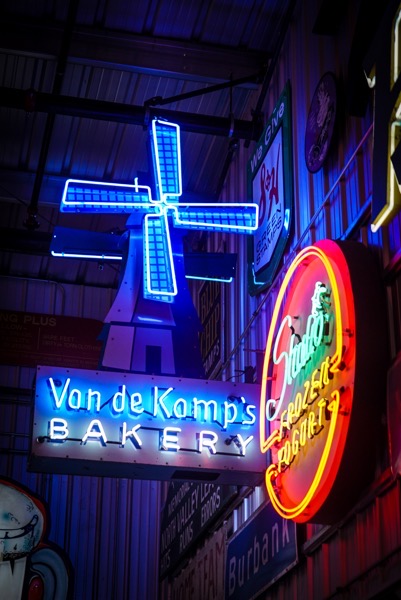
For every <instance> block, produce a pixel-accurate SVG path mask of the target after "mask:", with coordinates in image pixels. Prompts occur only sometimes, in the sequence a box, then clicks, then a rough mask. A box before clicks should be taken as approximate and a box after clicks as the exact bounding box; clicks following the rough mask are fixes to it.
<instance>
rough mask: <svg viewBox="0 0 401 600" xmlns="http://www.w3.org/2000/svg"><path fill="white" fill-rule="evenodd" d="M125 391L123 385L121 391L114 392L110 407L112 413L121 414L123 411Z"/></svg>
mask: <svg viewBox="0 0 401 600" xmlns="http://www.w3.org/2000/svg"><path fill="white" fill-rule="evenodd" d="M126 391H127V388H126V386H125V385H123V386H121V391H120V392H116V393H115V394H114V396H113V400H112V401H111V405H112V408H113V411H114V412H116V413H122V412H123V411H124V408H125V394H126Z"/></svg>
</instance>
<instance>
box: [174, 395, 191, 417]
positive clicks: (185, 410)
mask: <svg viewBox="0 0 401 600" xmlns="http://www.w3.org/2000/svg"><path fill="white" fill-rule="evenodd" d="M180 406H181V407H182V412H181V413H180V412H179V411H178V409H179V408H180ZM173 415H174V416H175V417H176V418H177V419H185V418H186V417H187V416H188V404H187V401H186V400H185V398H178V400H176V401H175V402H174V406H173Z"/></svg>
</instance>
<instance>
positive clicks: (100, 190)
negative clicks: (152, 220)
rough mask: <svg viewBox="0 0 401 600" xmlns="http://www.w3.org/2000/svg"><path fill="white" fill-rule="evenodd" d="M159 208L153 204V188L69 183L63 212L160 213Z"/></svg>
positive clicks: (66, 186) (70, 181)
mask: <svg viewBox="0 0 401 600" xmlns="http://www.w3.org/2000/svg"><path fill="white" fill-rule="evenodd" d="M159 204H160V203H158V202H156V203H155V202H154V201H152V196H151V191H150V187H148V186H146V185H138V184H137V183H135V184H134V185H128V184H127V185H126V184H121V183H103V182H99V181H81V180H79V179H68V180H67V181H66V183H65V186H64V192H63V197H62V199H61V205H60V210H61V211H62V212H79V213H85V212H88V213H95V212H98V213H113V212H118V213H124V212H129V213H132V212H135V211H139V212H144V211H146V212H154V213H160V211H161V209H160V206H159Z"/></svg>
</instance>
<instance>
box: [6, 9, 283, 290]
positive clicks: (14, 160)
mask: <svg viewBox="0 0 401 600" xmlns="http://www.w3.org/2000/svg"><path fill="white" fill-rule="evenodd" d="M294 3H295V2H294V0H253V1H249V0H236V1H234V0H230V1H228V0H210V1H205V0H186V1H184V0H146V1H145V0H144V1H141V2H132V1H131V2H129V1H127V0H109V1H107V0H71V1H70V3H68V2H64V1H62V0H46V1H45V0H43V1H39V0H37V1H35V2H31V1H30V0H26V1H23V0H14V1H13V2H12V3H9V4H8V5H7V7H4V8H3V9H2V15H1V21H0V137H1V144H0V201H1V202H2V208H1V211H2V224H1V226H2V227H5V228H8V229H10V230H11V229H12V230H13V231H15V230H17V235H16V236H15V235H14V236H13V240H14V243H13V244H10V243H9V241H7V239H8V240H9V239H10V236H3V244H2V247H3V248H2V249H3V250H5V251H7V250H10V249H12V250H13V252H11V254H9V253H8V252H2V258H1V262H0V273H1V274H11V275H15V274H17V275H24V274H28V272H29V274H30V275H34V276H39V275H40V276H43V277H49V276H50V275H51V276H54V277H55V278H59V279H63V278H66V277H67V276H66V272H65V266H64V267H57V266H55V265H54V260H52V259H50V258H49V257H47V256H46V257H44V258H41V259H40V264H37V263H34V256H33V254H34V253H35V250H37V249H38V245H37V244H36V245H35V244H33V242H32V238H33V237H34V236H35V235H36V234H37V233H41V234H49V233H51V232H52V230H53V227H54V226H55V225H57V224H60V225H64V226H67V225H70V226H73V227H78V228H86V227H88V228H90V229H92V230H97V231H110V229H115V228H117V227H119V228H120V229H124V222H125V218H123V217H118V216H116V217H113V218H112V219H110V218H105V217H100V216H94V217H88V218H86V219H82V218H80V219H78V220H77V219H71V217H66V216H65V215H62V216H60V215H59V212H58V205H59V202H60V199H61V192H62V187H63V184H64V182H65V180H66V179H67V178H69V177H76V178H84V179H96V180H103V181H114V182H130V183H131V182H132V181H133V180H134V178H135V177H136V176H139V177H140V178H141V180H142V181H144V179H146V178H148V179H149V175H148V171H149V166H148V157H147V150H146V138H147V132H146V123H147V122H148V120H149V119H150V118H151V116H153V115H157V114H160V116H163V117H165V116H166V115H167V116H168V117H169V118H171V119H174V120H176V122H178V123H180V124H181V127H182V132H183V133H182V151H183V188H184V193H186V194H187V195H196V196H202V197H203V198H204V199H210V200H214V199H215V197H216V195H218V193H219V191H220V188H221V184H222V181H223V179H224V175H225V172H226V166H227V164H229V159H230V153H231V152H233V151H235V146H236V140H237V139H244V138H247V139H248V140H249V139H250V138H253V139H257V137H258V133H259V132H260V120H259V122H258V120H257V119H254V121H252V109H254V108H255V107H256V106H257V104H258V99H259V97H260V93H261V90H262V87H263V81H264V78H265V76H266V73H267V69H268V66H269V62H270V61H271V59H272V57H274V55H275V53H276V52H277V50H278V48H279V45H280V42H281V39H282V37H281V36H282V34H283V32H284V31H285V29H286V28H287V26H288V19H289V17H290V15H291V12H292V10H293V5H294ZM238 80H239V81H240V82H241V83H240V84H239V85H234V86H232V87H231V85H229V84H230V81H233V82H236V81H238ZM210 86H216V89H215V91H213V92H212V93H204V92H206V90H207V88H209V87H210ZM27 90H30V91H29V92H27ZM155 98H156V100H154V99H155ZM233 128H234V130H233V131H232V129H233ZM239 200H243V199H242V198H241V199H239ZM36 213H37V216H35V215H36ZM30 214H31V216H32V214H33V215H34V216H33V218H31V219H29V218H28V224H29V223H31V225H32V226H31V227H28V228H27V227H26V223H27V215H28V216H29V215H30ZM35 220H37V221H38V222H39V223H40V227H39V228H38V229H37V231H33V229H34V227H33V225H34V224H35ZM70 220H71V221H72V222H69V221H70ZM77 221H79V223H78V222H77ZM24 223H25V225H24ZM24 230H25V233H21V234H20V233H18V231H24ZM27 230H28V231H31V233H30V241H29V243H30V244H31V246H30V247H29V244H28V254H29V255H30V257H29V256H27V255H25V259H24V260H20V259H18V257H16V256H14V253H15V252H17V253H18V251H19V250H24V252H25V251H26V250H27V246H26V244H27V236H28V234H27V233H26V231H27ZM21 236H22V237H23V238H24V240H25V247H24V248H23V246H24V244H23V243H21V242H20V241H19V238H20V237H21ZM37 237H38V236H37V235H36V238H37ZM4 238H5V240H6V241H4ZM42 241H43V240H42ZM18 244H20V248H19V249H18ZM7 246H9V247H7ZM10 246H12V248H10ZM60 268H62V269H63V271H64V272H60V271H59V272H58V270H59V269H60ZM78 271H79V269H78V270H77V271H75V272H74V269H72V270H71V269H69V273H70V276H69V277H68V279H71V280H72V281H73V280H74V278H78ZM25 272H26V273H25ZM103 278H104V275H103ZM97 281H98V278H97V275H96V274H93V281H91V283H94V284H96V282H97ZM102 281H103V282H104V279H103V280H102ZM108 283H109V284H110V285H115V284H116V279H115V276H114V275H113V273H112V274H111V277H110V280H109V281H108Z"/></svg>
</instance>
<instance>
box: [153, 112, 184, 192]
mask: <svg viewBox="0 0 401 600" xmlns="http://www.w3.org/2000/svg"><path fill="white" fill-rule="evenodd" d="M151 139H152V144H153V146H152V148H153V161H154V168H155V173H156V180H157V188H158V197H159V198H160V199H163V200H165V201H166V202H177V200H178V198H179V197H180V196H181V194H182V181H181V144H180V128H179V126H178V125H176V124H174V123H168V122H167V121H159V120H158V119H154V120H153V121H152V137H151Z"/></svg>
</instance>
